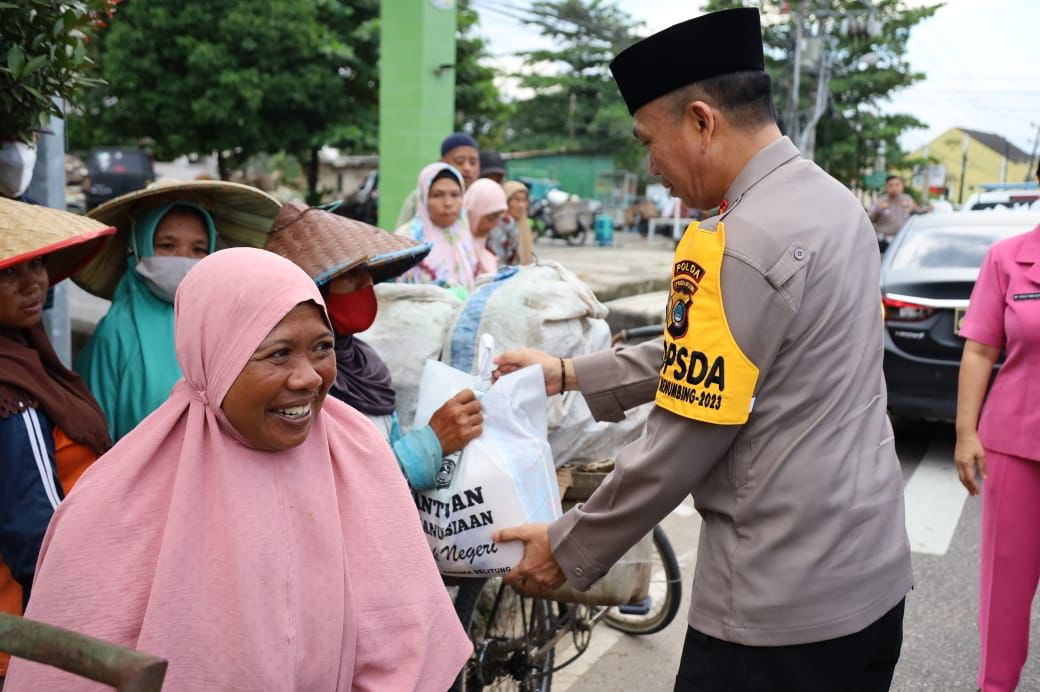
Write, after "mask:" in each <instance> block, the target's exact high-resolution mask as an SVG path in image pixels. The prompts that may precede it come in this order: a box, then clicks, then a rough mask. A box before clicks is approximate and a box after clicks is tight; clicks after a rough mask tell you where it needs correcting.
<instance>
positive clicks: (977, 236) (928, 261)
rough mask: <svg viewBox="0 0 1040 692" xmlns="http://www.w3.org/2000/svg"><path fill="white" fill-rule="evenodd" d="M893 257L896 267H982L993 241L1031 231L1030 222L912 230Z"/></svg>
mask: <svg viewBox="0 0 1040 692" xmlns="http://www.w3.org/2000/svg"><path fill="white" fill-rule="evenodd" d="M908 230H910V231H911V232H910V233H909V234H908V235H907V237H906V238H904V239H903V242H902V243H900V245H899V247H898V248H897V249H896V255H895V257H893V258H892V268H893V269H928V268H933V267H947V268H964V269H978V268H979V267H981V266H982V260H984V259H985V258H986V252H987V251H988V250H989V248H990V246H991V245H993V243H995V242H997V241H998V240H1001V239H1003V238H1008V237H1011V236H1013V235H1017V234H1019V233H1024V232H1025V231H1027V230H1029V224H1028V223H1026V224H1008V225H1007V226H997V225H988V226H985V225H979V226H968V225H957V226H931V227H927V226H926V227H920V226H919V227H917V228H912V229H908Z"/></svg>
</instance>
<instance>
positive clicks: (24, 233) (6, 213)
mask: <svg viewBox="0 0 1040 692" xmlns="http://www.w3.org/2000/svg"><path fill="white" fill-rule="evenodd" d="M115 232H116V229H114V228H112V227H111V226H106V225H105V224H103V223H100V222H98V221H95V220H93V219H88V218H87V217H85V216H78V215H76V214H70V213H69V212H67V211H61V210H59V209H51V208H49V207H41V206H37V205H35V204H25V203H24V202H16V201H14V200H12V199H7V198H6V197H0V269H6V268H7V267H12V266H14V265H16V264H22V263H23V262H28V261H29V260H31V259H35V258H37V257H42V256H44V255H46V256H47V274H48V276H49V277H50V281H51V285H54V284H56V283H58V282H59V281H61V280H62V279H65V278H68V277H69V276H70V275H71V274H72V273H73V272H74V271H76V270H77V269H78V268H79V267H81V266H83V265H84V264H86V262H87V261H89V260H90V258H91V257H93V256H94V255H95V254H96V253H97V252H98V251H99V250H101V248H102V247H103V246H104V245H105V242H106V241H107V240H108V239H109V237H110V236H111V235H112V234H113V233H115Z"/></svg>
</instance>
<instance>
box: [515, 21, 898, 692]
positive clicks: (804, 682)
mask: <svg viewBox="0 0 1040 692" xmlns="http://www.w3.org/2000/svg"><path fill="white" fill-rule="evenodd" d="M611 70H612V72H613V74H614V78H615V80H616V81H617V83H618V87H619V88H620V90H621V94H622V96H623V97H624V99H625V102H626V103H627V105H628V108H629V111H630V112H631V113H632V114H633V116H634V121H635V129H634V132H635V135H636V137H637V138H638V139H639V141H640V142H642V143H643V144H644V145H645V146H646V148H647V150H648V152H649V155H650V169H651V172H653V173H654V174H656V175H659V176H661V178H662V182H663V183H664V185H665V186H666V187H668V188H669V189H670V190H671V191H672V193H673V194H674V195H676V196H678V197H679V198H681V199H682V201H683V203H684V204H686V205H688V206H691V207H697V208H702V209H710V208H714V207H719V208H720V213H719V214H718V215H717V216H715V217H712V218H709V219H705V220H703V221H701V222H699V223H694V224H691V225H690V227H689V228H687V230H686V232H685V234H684V236H683V238H682V240H681V242H680V244H679V246H678V248H677V250H676V256H675V261H674V264H673V268H672V282H671V294H670V298H669V303H668V320H667V324H666V326H665V330H664V334H663V335H662V338H661V339H658V340H654V341H651V342H648V343H645V344H641V345H639V346H635V347H631V348H619V349H615V350H613V351H607V352H601V353H595V354H591V355H588V356H583V357H580V358H575V359H574V360H570V359H560V358H556V357H553V356H551V355H548V354H543V353H540V352H537V351H531V350H519V351H512V352H509V353H505V354H502V356H500V357H499V359H498V364H499V371H500V372H501V373H505V372H511V371H513V370H515V369H517V368H519V367H524V366H527V365H531V364H540V365H541V367H542V368H543V371H544V373H545V378H546V389H547V391H548V392H549V393H550V394H554V393H558V392H559V391H561V390H562V389H579V390H580V391H581V392H582V393H583V394H584V396H585V399H586V400H587V402H588V404H589V407H590V408H591V409H592V411H593V413H594V415H595V416H596V417H597V418H598V419H600V420H620V419H621V418H622V417H623V416H624V411H625V410H626V409H629V408H632V407H634V406H637V405H639V404H642V403H644V402H647V401H655V402H656V406H655V407H654V409H653V410H652V412H651V414H650V416H649V418H648V420H647V423H646V430H645V431H644V433H643V436H642V437H641V438H640V439H639V440H638V441H636V442H634V443H633V444H631V445H629V446H628V447H626V448H625V449H624V450H623V451H622V452H621V453H620V454H619V455H618V457H617V460H616V469H615V471H614V473H613V474H611V475H610V476H609V477H608V478H607V479H606V480H605V481H604V483H603V485H602V486H600V488H599V489H598V490H597V491H596V492H595V493H594V494H593V495H592V497H590V498H589V500H588V501H587V502H586V503H585V504H584V505H581V506H579V507H577V508H575V509H573V510H571V511H570V512H568V513H566V514H565V515H564V516H563V517H562V518H561V519H559V520H557V521H556V522H554V523H552V524H550V525H528V526H522V527H517V528H515V529H509V530H505V531H502V532H500V534H499V535H498V536H497V539H498V540H501V541H508V540H521V541H523V542H524V544H525V546H524V547H525V553H524V559H523V560H522V561H521V563H520V564H519V565H518V566H517V568H516V569H515V570H514V571H513V572H512V573H511V574H510V575H509V577H508V578H507V580H508V581H510V582H512V583H514V584H517V585H519V586H520V587H521V588H523V589H525V590H527V591H531V592H538V591H543V590H547V589H551V588H554V587H557V586H559V585H561V584H562V583H563V582H564V581H565V580H566V581H567V582H569V583H570V584H571V585H572V586H574V587H576V588H578V589H587V588H589V587H590V586H591V585H592V584H593V583H594V582H595V581H596V580H597V579H599V578H600V577H602V576H603V575H604V574H605V573H606V571H607V570H608V569H609V568H610V566H611V565H612V564H613V563H614V562H615V561H616V560H617V559H618V558H619V557H620V556H621V555H622V554H623V553H624V552H625V551H626V550H627V549H628V548H629V547H630V546H632V545H633V544H634V543H635V542H636V541H637V540H638V539H639V538H640V537H641V536H643V535H645V534H646V533H647V532H648V531H650V530H651V529H652V528H653V526H654V525H656V524H657V523H658V522H659V521H661V520H662V519H663V518H664V517H665V516H666V515H667V514H668V513H669V512H670V511H671V510H672V509H673V508H675V507H676V506H677V505H678V504H679V503H680V502H682V501H683V499H684V498H685V497H686V496H687V495H691V494H692V496H693V499H694V502H695V504H696V507H697V509H698V511H699V512H700V514H701V516H702V518H703V527H702V530H701V535H700V545H699V548H698V553H697V567H696V573H695V575H694V582H693V592H692V599H691V607H690V613H689V630H688V633H687V637H686V644H685V647H684V650H683V657H682V662H681V664H680V669H679V671H678V675H677V677H676V689H677V690H706V691H710V692H719V691H734V690H736V691H742V690H748V691H751V690H753V691H754V692H763V691H770V690H775V691H777V692H792V691H797V692H803V691H806V690H810V691H812V690H821V691H826V692H834V691H836V690H842V691H844V690H862V691H868V690H869V691H874V690H887V689H888V688H889V686H890V684H891V679H892V673H893V669H894V666H895V664H896V661H897V660H898V658H899V653H900V647H901V643H902V619H903V604H904V598H905V596H906V593H907V592H908V591H909V589H910V588H911V586H912V579H913V576H912V573H911V567H910V548H909V542H908V540H907V535H906V528H905V523H904V518H903V492H902V491H903V486H902V477H901V473H900V468H899V461H898V459H897V457H896V452H895V447H894V440H893V434H892V427H891V425H890V424H889V421H888V417H887V415H886V393H885V381H884V377H883V374H882V367H881V366H882V353H883V351H882V334H883V328H882V322H881V310H880V307H879V305H878V278H877V277H878V253H877V250H876V247H877V246H876V241H875V238H874V232H873V229H872V227H871V223H870V221H869V220H868V219H867V215H866V213H865V212H864V210H863V207H862V206H861V205H860V204H859V203H858V202H857V200H856V199H855V198H854V197H853V196H852V194H850V193H849V191H848V190H847V189H846V188H844V187H843V186H842V185H841V184H840V183H838V182H837V181H836V180H834V179H832V178H831V177H829V176H828V175H827V174H826V173H824V172H823V171H822V170H821V169H820V168H819V167H817V166H816V165H815V164H814V163H812V162H811V161H807V160H805V159H803V158H802V157H801V156H800V155H799V153H798V150H797V149H796V148H795V146H794V145H793V144H792V143H791V141H790V140H789V139H788V138H787V137H784V136H782V135H781V133H780V131H779V129H778V128H777V125H776V121H775V116H774V112H773V106H772V86H771V82H770V78H769V76H768V75H767V74H766V73H765V71H764V69H763V53H762V38H761V27H760V24H759V16H758V11H757V10H754V9H736V10H727V11H723V12H717V13H712V14H708V15H704V16H702V17H698V18H696V19H693V20H690V21H688V22H684V23H682V24H678V25H676V26H673V27H671V28H669V29H666V30H665V31H662V32H660V33H658V34H656V35H654V36H651V37H650V38H648V39H646V40H644V41H641V42H639V43H637V44H635V45H633V46H631V47H629V48H628V49H626V50H625V51H623V52H622V53H620V54H619V55H618V56H617V58H616V59H615V60H614V62H613V63H612V64H611Z"/></svg>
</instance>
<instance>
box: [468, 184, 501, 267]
mask: <svg viewBox="0 0 1040 692" xmlns="http://www.w3.org/2000/svg"><path fill="white" fill-rule="evenodd" d="M462 207H463V208H464V209H465V210H466V217H467V219H468V221H469V227H470V230H471V232H472V230H473V229H475V228H476V227H477V224H478V223H480V220H481V219H482V218H484V217H485V216H487V215H488V214H494V213H495V212H499V213H504V212H505V211H506V210H507V209H508V208H509V204H508V203H507V202H506V192H505V190H503V189H502V186H501V185H499V184H498V183H496V182H495V181H494V180H491V179H489V178H481V179H480V180H478V181H476V182H475V183H473V184H472V185H470V186H469V189H468V190H466V196H465V197H464V198H463V200H462ZM488 235H489V234H488V233H485V234H484V235H483V236H481V237H479V238H478V237H476V236H474V237H473V242H474V243H475V244H476V246H477V259H478V260H479V262H480V270H481V272H496V271H498V258H497V257H495V253H493V252H491V250H490V249H489V248H488V246H487V239H488Z"/></svg>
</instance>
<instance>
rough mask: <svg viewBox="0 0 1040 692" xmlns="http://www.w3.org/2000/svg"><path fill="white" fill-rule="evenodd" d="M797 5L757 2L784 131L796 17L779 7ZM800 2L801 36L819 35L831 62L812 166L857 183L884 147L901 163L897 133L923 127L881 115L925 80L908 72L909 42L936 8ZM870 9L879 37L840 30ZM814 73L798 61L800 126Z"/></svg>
mask: <svg viewBox="0 0 1040 692" xmlns="http://www.w3.org/2000/svg"><path fill="white" fill-rule="evenodd" d="M745 4H748V3H744V2H741V1H740V0H710V1H709V2H708V3H707V4H706V6H705V9H706V10H720V9H727V8H731V7H740V6H742V5H745ZM798 4H799V3H798V2H797V1H795V2H781V1H780V0H765V1H764V2H761V3H755V5H756V6H758V7H759V8H760V10H761V12H762V22H763V38H764V41H765V44H766V67H767V69H768V70H769V72H770V74H771V75H772V76H773V86H774V91H775V97H776V108H777V113H778V114H779V115H780V116H781V125H782V126H783V127H784V129H785V131H787V130H790V129H792V128H791V125H792V123H789V122H784V120H785V116H786V119H788V120H789V119H790V116H789V115H788V110H789V109H788V104H789V102H790V97H791V90H792V87H793V74H794V73H793V69H792V66H793V63H794V61H793V47H794V35H795V32H794V25H793V21H794V14H793V13H792V12H781V6H788V7H790V6H797V5H798ZM800 4H801V5H802V6H803V7H804V9H803V13H804V14H805V20H804V24H803V26H804V27H805V28H804V29H803V37H807V36H811V35H812V34H813V32H814V31H815V32H816V33H817V34H818V35H821V36H823V37H824V38H825V40H826V44H825V45H826V46H827V47H828V49H829V50H830V51H831V53H830V55H831V58H832V66H833V71H832V76H831V80H830V85H829V86H830V88H829V93H828V95H827V107H826V110H825V111H824V113H823V116H822V118H821V119H820V122H819V124H818V126H817V129H816V147H815V159H816V161H817V163H819V164H820V165H821V166H822V167H823V168H824V169H825V170H827V171H828V172H829V173H830V174H831V175H833V176H834V177H835V178H837V179H838V180H841V181H843V182H845V183H846V184H849V185H857V184H858V183H859V180H860V176H861V175H862V173H863V171H864V170H866V169H868V168H870V167H872V166H873V165H874V163H875V161H876V158H877V156H878V153H879V150H880V149H881V148H882V147H883V148H884V151H885V153H886V158H887V161H888V163H889V164H890V165H893V166H896V167H898V166H900V165H901V164H902V162H903V161H904V160H905V156H906V154H905V152H903V151H902V149H901V148H900V146H899V141H898V138H899V136H900V135H901V134H902V133H903V132H905V131H906V130H908V129H912V128H918V127H924V124H923V123H921V122H920V121H918V120H917V119H916V118H914V117H913V116H911V115H907V114H899V113H897V114H891V113H885V112H883V110H882V105H883V103H884V102H885V101H887V100H888V99H889V98H890V96H891V94H892V92H894V91H897V90H898V89H902V88H904V87H907V86H910V85H911V84H913V83H915V82H917V81H919V80H921V79H923V78H924V75H923V74H922V73H920V72H914V71H913V70H911V69H910V65H909V63H908V62H907V58H906V51H907V41H908V40H909V38H910V30H911V28H913V27H914V26H915V25H916V24H917V23H919V22H920V21H921V20H923V19H925V18H927V17H930V16H932V15H933V14H934V13H935V11H936V10H937V9H938V8H939V5H933V6H927V7H917V8H910V7H908V6H907V3H905V2H903V1H902V0H873V1H872V2H864V0H817V1H815V2H812V3H810V2H805V0H802V2H801V3H800ZM871 8H872V9H873V11H874V12H875V13H876V14H875V17H876V18H877V20H878V21H879V22H880V25H881V33H880V35H879V36H877V37H874V38H871V37H868V36H865V35H858V36H857V35H843V33H842V32H841V30H840V29H841V24H842V20H843V19H856V18H858V19H864V18H865V17H866V16H867V13H868V10H870V9H871ZM817 76H818V75H817V73H816V72H814V70H813V66H812V65H811V64H807V65H804V66H803V71H802V76H801V80H800V84H799V90H798V91H799V94H798V107H797V116H796V117H798V119H799V125H802V124H804V123H805V121H806V120H808V119H809V117H810V114H811V112H812V110H813V107H814V101H815V92H816V85H817Z"/></svg>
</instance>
